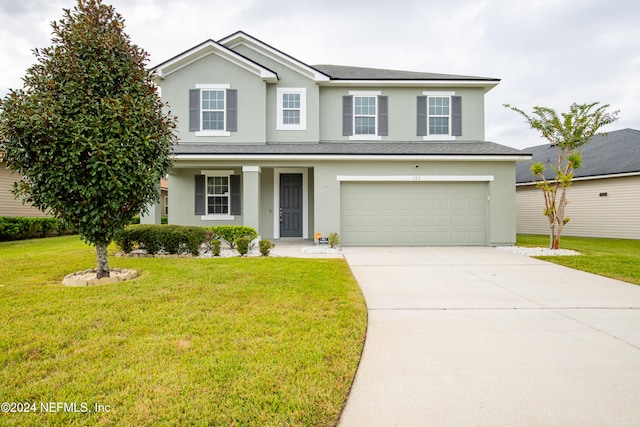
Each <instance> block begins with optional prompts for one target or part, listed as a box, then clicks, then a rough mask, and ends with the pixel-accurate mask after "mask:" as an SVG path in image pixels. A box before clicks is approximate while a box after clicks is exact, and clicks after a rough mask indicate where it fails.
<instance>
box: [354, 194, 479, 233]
mask: <svg viewBox="0 0 640 427" xmlns="http://www.w3.org/2000/svg"><path fill="white" fill-rule="evenodd" d="M486 191H487V184H486V183H484V182H482V183H479V182H475V183H458V182H456V183H422V182H421V183H413V182H411V183H408V182H400V183H373V182H372V183H362V182H358V183H354V182H343V183H342V185H341V209H342V211H341V221H342V223H341V224H342V229H341V235H342V236H341V237H342V242H343V244H345V245H484V244H486Z"/></svg>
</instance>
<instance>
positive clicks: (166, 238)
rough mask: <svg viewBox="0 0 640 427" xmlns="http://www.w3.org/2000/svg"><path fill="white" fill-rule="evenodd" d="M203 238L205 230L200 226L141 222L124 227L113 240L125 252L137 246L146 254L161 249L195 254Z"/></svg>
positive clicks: (174, 252) (169, 251)
mask: <svg viewBox="0 0 640 427" xmlns="http://www.w3.org/2000/svg"><path fill="white" fill-rule="evenodd" d="M205 238H206V230H205V229H204V228H202V227H189V226H181V225H157V224H142V225H130V226H128V227H126V228H125V229H124V230H123V231H122V232H120V233H119V234H118V235H117V236H116V238H115V242H116V244H117V245H118V246H120V248H121V249H122V250H123V251H124V252H125V253H129V252H131V251H132V250H133V248H134V247H135V246H137V247H139V248H141V249H145V250H146V251H147V253H148V254H156V253H158V252H160V251H161V250H162V251H165V252H168V253H170V254H181V253H190V254H192V255H194V256H196V255H198V253H199V250H200V245H202V243H204V241H205Z"/></svg>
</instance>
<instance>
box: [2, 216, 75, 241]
mask: <svg viewBox="0 0 640 427" xmlns="http://www.w3.org/2000/svg"><path fill="white" fill-rule="evenodd" d="M54 231H55V232H57V233H59V234H62V233H64V232H66V231H67V228H66V227H65V226H64V224H63V223H62V221H59V220H58V219H57V218H28V217H21V216H19V217H7V216H1V217H0V241H1V240H19V239H31V238H33V237H44V236H46V235H47V234H49V233H51V232H54Z"/></svg>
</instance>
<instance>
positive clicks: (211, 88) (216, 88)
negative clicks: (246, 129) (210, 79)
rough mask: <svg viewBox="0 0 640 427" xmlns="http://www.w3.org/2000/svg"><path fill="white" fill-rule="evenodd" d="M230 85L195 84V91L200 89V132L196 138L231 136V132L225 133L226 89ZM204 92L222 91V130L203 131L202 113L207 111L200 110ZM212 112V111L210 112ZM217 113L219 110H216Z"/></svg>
mask: <svg viewBox="0 0 640 427" xmlns="http://www.w3.org/2000/svg"><path fill="white" fill-rule="evenodd" d="M230 88H231V85H230V84H197V85H196V89H200V105H199V107H198V108H199V112H198V114H200V131H198V132H196V136H231V132H228V131H226V130H225V129H226V128H227V89H230ZM205 91H222V92H223V94H224V108H223V109H222V117H223V125H222V129H216V130H214V129H207V130H205V129H203V128H202V126H204V119H203V114H202V113H203V112H204V111H209V110H203V109H202V93H203V92H205ZM210 111H214V110H210ZM216 111H219V110H216Z"/></svg>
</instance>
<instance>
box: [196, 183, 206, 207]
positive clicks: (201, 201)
mask: <svg viewBox="0 0 640 427" xmlns="http://www.w3.org/2000/svg"><path fill="white" fill-rule="evenodd" d="M195 187H196V209H195V215H206V211H205V199H206V194H205V189H206V184H205V176H204V175H196V180H195Z"/></svg>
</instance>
